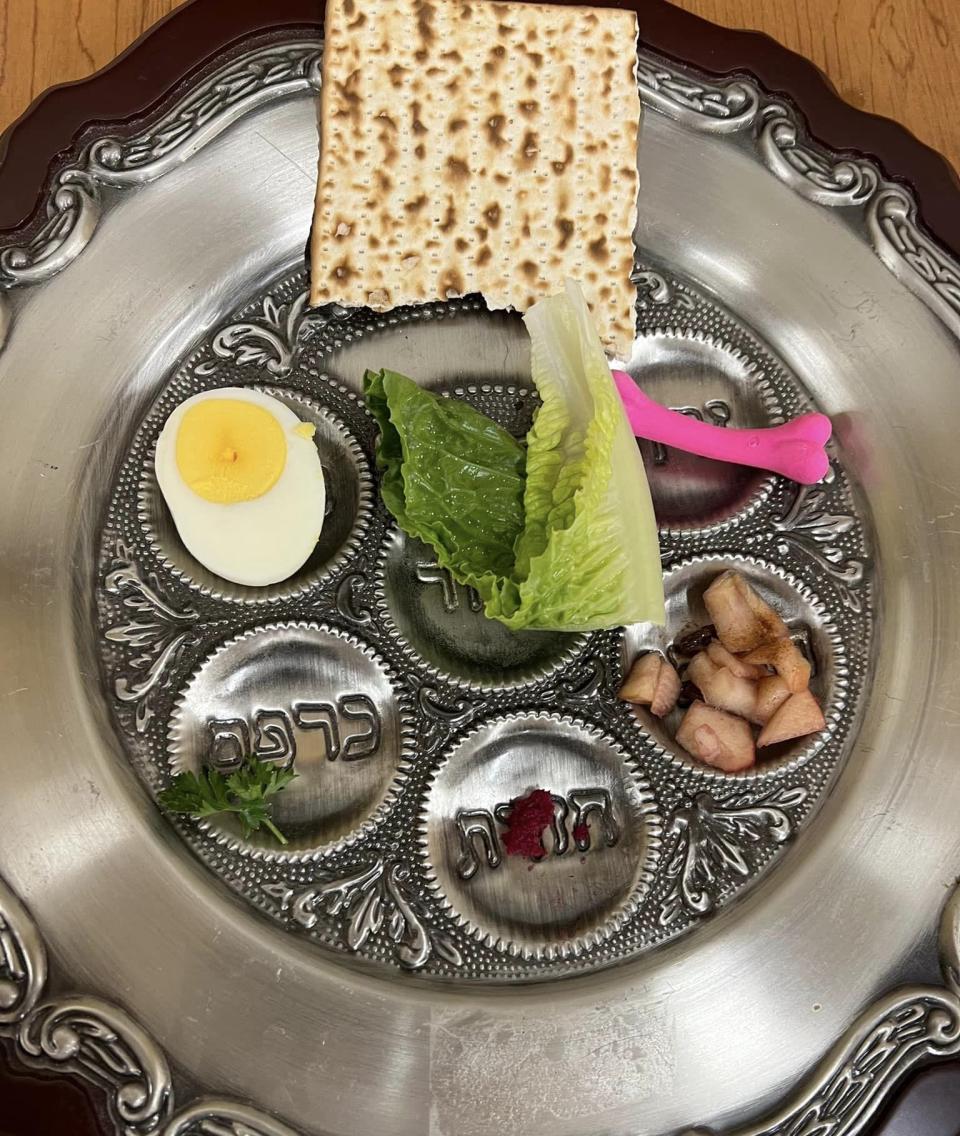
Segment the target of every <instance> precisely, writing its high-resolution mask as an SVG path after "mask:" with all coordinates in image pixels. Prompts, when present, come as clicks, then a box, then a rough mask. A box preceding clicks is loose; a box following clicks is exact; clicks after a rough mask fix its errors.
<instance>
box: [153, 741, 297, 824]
mask: <svg viewBox="0 0 960 1136" xmlns="http://www.w3.org/2000/svg"><path fill="white" fill-rule="evenodd" d="M294 777H296V773H295V772H294V771H293V770H292V769H281V768H279V767H278V766H276V765H274V764H273V763H271V762H267V761H258V760H257V759H256V758H255V757H252V758H250V759H249V760H248V761H247V762H245V763H244V765H242V766H241V767H240V768H239V769H238V770H236V772H234V773H231V774H229V775H228V776H226V777H224V775H223V774H222V773H220V772H219V771H218V770H216V769H209V768H207V767H204V768H202V769H201V770H200V772H199V773H193V772H192V771H190V772H186V773H178V774H177V775H176V777H174V779H173V781H172V783H171V784H170V785H169V787H168V788H166V789H164V790H163V791H162V792H161V793H160V794H159V797H158V799H159V801H160V804H161V805H163V807H164V808H165V809H168V810H169V811H170V812H172V813H188V814H189V815H190V816H193V817H206V816H213V815H214V814H216V813H235V814H236V815H237V817H238V818H239V821H240V825H241V828H242V830H243V835H244V837H247V836H250V834H251V833H253V832H257V831H258V830H259V829H260V828H261V827H263V828H266V829H267V830H268V831H269V832H272V833H273V835H274V836H275V837H276V838H277V840H279V841H280V843H281V844H286V843H287V838H286V837H285V836H284V835H283V833H282V832H281V831H280V829H279V828H277V826H276V825H275V824H274V823H273V821H272V820H271V805H270V798H271V797H274V796H276V794H277V793H279V792H280V790H281V789H285V788H286V787H287V785H289V784H290V782H291V781H292V780H293V779H294Z"/></svg>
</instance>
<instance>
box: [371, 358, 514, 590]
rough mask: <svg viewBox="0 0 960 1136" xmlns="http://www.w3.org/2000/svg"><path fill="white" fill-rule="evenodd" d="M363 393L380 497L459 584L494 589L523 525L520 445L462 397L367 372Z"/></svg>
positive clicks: (386, 373) (388, 374)
mask: <svg viewBox="0 0 960 1136" xmlns="http://www.w3.org/2000/svg"><path fill="white" fill-rule="evenodd" d="M364 394H365V395H366V399H367V406H368V407H369V408H370V411H371V413H372V414H373V416H374V418H376V420H377V424H378V425H379V427H380V443H379V445H378V447H377V465H378V466H379V468H380V470H381V487H380V491H381V493H382V494H383V500H384V504H385V505H386V506H387V508H388V509H389V510H390V512H391V513H392V514H393V515H394V517H396V519H397V522H398V523H399V525H400V527H401V528H402V529H404V531H405V532H408V533H409V534H410V535H411V536H415V537H417V538H418V539H420V540H422V541H423V542H424V543H425V544H429V545H431V546H432V547H433V549H434V551H435V552H436V554H437V563H438V564H440V565H441V566H442V567H444V568H449V569H450V571H451V572H452V573H453V575H454V576H455V577H456V578H457V579H458V580H459V581H460V582H461V583H462V584H469V585H471V586H472V587H475V588H477V589H478V591H479V590H481V589H482V590H483V591H489V590H491V589H492V587H493V583H492V582H493V581H494V580H495V579H496V578H498V577H500V576H508V575H509V574H510V573H511V572H512V571H513V564H514V551H513V549H514V545H515V543H516V540H517V536H518V535H519V533H520V531H521V530H522V528H523V486H524V464H525V455H524V448H523V446H522V444H521V443H520V442H518V441H517V439H516V438H514V437H513V436H512V435H510V434H508V433H507V431H506V430H504V429H503V428H502V427H500V426H498V425H497V423H496V422H493V421H492V420H491V419H489V418H487V417H486V415H484V414H481V413H480V411H478V410H474V409H473V407H472V406H469V405H468V404H467V403H465V402H461V401H460V400H459V399H453V398H440V397H438V396H437V395H435V394H431V393H430V392H429V391H425V390H423V388H422V387H419V386H417V384H416V383H415V382H412V381H411V380H410V379H408V378H406V377H404V376H403V375H398V374H396V372H394V371H380V372H374V371H367V373H366V375H365V376H364Z"/></svg>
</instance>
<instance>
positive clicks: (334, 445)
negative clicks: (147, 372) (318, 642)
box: [138, 386, 373, 603]
mask: <svg viewBox="0 0 960 1136" xmlns="http://www.w3.org/2000/svg"><path fill="white" fill-rule="evenodd" d="M252 389H253V390H259V391H262V392H263V393H264V394H268V395H270V396H271V397H273V398H275V399H277V400H278V401H279V402H282V403H284V405H286V406H288V407H289V408H290V409H291V410H292V411H293V412H294V414H296V415H297V417H298V418H300V419H301V420H302V421H304V422H309V423H311V424H312V425H313V426H314V427H315V429H316V433H315V434H314V442H315V443H316V446H317V450H318V451H319V453H320V464H321V467H322V469H323V483H324V489H325V491H326V502H325V508H324V520H323V528H322V530H321V532H320V539H319V540H318V541H317V545H316V547H315V548H314V550H313V552H312V553H311V554H310V557H309V559H308V560H307V561H306V563H305V564H304V565H303V566H302V567H301V568H300V569H299V571H297V572H296V573H294V575H293V576H291V577H290V578H289V579H287V580H282V581H280V582H279V583H277V584H271V585H269V586H267V587H263V588H256V587H248V586H246V585H244V584H235V583H232V582H231V581H229V580H225V579H223V577H222V576H218V575H217V574H216V573H214V572H211V571H210V569H208V568H205V567H204V566H203V565H202V564H201V563H200V562H199V561H198V560H197V559H196V557H194V556H192V555H191V554H190V552H188V551H187V549H186V548H185V547H184V544H183V541H182V540H181V539H180V535H179V533H178V532H177V529H176V525H175V524H174V522H173V517H172V516H171V514H170V510H169V508H168V507H167V504H166V502H165V501H164V499H163V494H162V493H161V492H160V487H159V485H158V484H157V478H156V473H155V471H154V466H153V450H154V446H153V445H152V444H151V445H150V447H149V450H148V455H147V457H146V460H145V462H144V467H143V472H142V474H141V479H140V491H139V494H138V511H139V519H140V524H141V526H142V528H143V529H144V531H145V533H146V535H147V539H148V540H149V542H150V546H151V548H152V549H153V551H154V552H155V553H156V554H157V556H158V557H160V559H161V561H162V562H163V564H164V565H165V567H167V568H168V569H169V570H170V571H171V572H173V573H174V574H175V575H177V576H178V577H180V578H181V579H182V580H183V581H184V582H185V583H187V584H189V585H190V586H192V587H195V588H197V589H198V590H199V591H201V592H203V593H204V594H208V595H215V596H219V597H221V598H224V599H229V600H236V601H238V602H241V603H264V602H267V601H270V600H276V599H280V598H286V597H289V596H294V595H298V594H300V593H302V592H304V591H306V590H307V589H309V588H310V587H311V586H312V585H313V584H315V583H317V582H318V581H320V580H322V579H323V578H324V577H325V576H328V575H329V574H330V573H332V572H334V571H335V570H336V569H337V568H338V567H339V566H340V565H341V564H342V563H343V562H344V560H345V559H346V558H347V557H348V556H349V555H350V554H351V553H352V552H353V551H354V550H355V549H357V548H358V547H359V545H360V542H361V540H362V539H363V534H364V532H365V531H366V529H367V525H368V523H369V519H370V514H371V510H372V502H373V490H372V482H371V478H370V470H369V467H368V465H367V460H366V458H365V457H364V454H363V450H362V449H361V448H360V446H359V444H358V443H357V441H356V440H355V439H354V437H353V435H352V434H351V433H350V432H349V430H347V428H346V427H345V426H344V425H343V423H342V422H341V421H340V420H339V419H338V418H337V417H335V416H334V415H333V414H331V413H330V411H328V410H326V409H325V408H324V407H322V406H320V405H319V404H318V403H316V402H314V401H313V400H311V399H308V398H305V397H304V396H302V395H299V394H295V393H294V392H292V391H289V390H285V389H279V388H275V387H269V386H255V387H253V388H252ZM165 421H166V415H164V416H163V417H160V416H158V417H157V421H156V422H155V423H152V424H151V425H152V427H153V430H154V432H155V433H157V434H159V431H160V429H161V428H162V426H163V423H164V422H165ZM255 536H256V534H253V533H252V534H251V539H255ZM242 552H243V550H242V549H239V550H238V555H242Z"/></svg>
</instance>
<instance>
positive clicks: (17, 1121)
mask: <svg viewBox="0 0 960 1136" xmlns="http://www.w3.org/2000/svg"><path fill="white" fill-rule="evenodd" d="M322 2H323V0H317V11H318V14H319V12H320V11H321V8H322ZM675 2H676V3H677V4H678V5H679V6H680V7H682V8H685V9H687V10H688V11H691V12H695V13H696V14H698V15H700V16H704V17H706V18H707V19H710V20H713V21H715V22H716V23H720V24H726V25H728V26H730V27H740V28H753V29H757V30H759V31H764V32H767V33H768V34H769V35H772V36H773V37H774V38H775V39H777V40H779V41H780V42H781V43H783V44H785V45H786V46H787V47H790V48H792V49H793V50H794V51H797V52H799V53H800V54H802V55H805V56H806V57H807V58H808V59H811V60H813V61H814V62H815V63H816V64H817V65H818V66H819V67H820V68H821V69H822V70H823V71H824V72H826V74H827V75H828V76H829V77H830V79H831V80H832V82H833V84H834V86H835V87H836V88H837V90H838V91H839V92H840V93H841V94H842V95H843V97H844V98H845V99H846V100H847V101H848V102H850V103H853V104H854V105H855V106H858V107H861V108H863V109H865V110H870V111H874V112H876V113H877V114H883V115H886V116H888V117H891V118H895V119H897V120H898V121H900V122H901V123H903V124H904V125H905V126H907V127H908V128H909V129H910V130H912V131H913V132H914V134H916V135H917V136H918V137H919V138H920V139H922V140H923V141H924V142H926V143H928V144H929V145H930V146H933V147H934V148H935V149H937V150H939V151H940V152H941V153H943V154H944V155H945V156H946V157H947V158H949V159H950V161H951V162H952V163H953V165H954V167H955V168H958V169H960V114H958V112H960V75H958V70H957V68H956V55H957V52H958V51H960V0H675ZM178 3H179V0H0V131H2V130H3V129H4V128H5V127H6V126H7V125H9V123H11V122H12V121H13V120H14V119H15V118H17V117H18V116H19V115H20V114H22V112H23V111H24V110H25V109H26V107H27V106H28V104H29V103H30V102H31V101H32V100H33V99H34V98H35V97H36V96H37V95H38V94H40V92H41V91H43V90H44V89H45V88H46V87H48V86H50V85H52V84H55V83H65V82H69V81H71V80H76V79H81V78H83V77H84V76H85V75H88V74H90V72H92V71H95V70H98V69H99V68H101V67H104V66H106V65H107V64H108V63H109V62H110V61H111V60H112V59H113V58H114V57H115V56H116V55H117V54H119V53H120V52H121V51H123V50H124V49H125V48H126V47H127V46H128V45H129V44H130V43H131V42H132V41H133V40H135V39H136V38H137V37H138V36H140V35H142V34H143V32H144V31H146V30H147V28H149V27H150V25H151V24H153V23H154V22H155V21H157V20H159V19H161V18H162V17H163V16H165V15H167V13H168V12H170V11H172V10H173V9H174V8H175V7H177V6H178ZM264 3H265V4H268V3H269V0H264ZM641 27H642V15H641ZM0 1105H2V1107H0V1136H7V1134H9V1136H34V1134H35V1133H37V1132H39V1131H44V1132H47V1131H49V1132H51V1133H52V1132H57V1133H59V1134H60V1136H73V1134H76V1136H81V1134H82V1136H93V1134H94V1132H95V1130H96V1128H97V1127H98V1125H97V1124H96V1122H95V1121H94V1119H93V1115H92V1113H91V1111H90V1109H89V1106H88V1105H87V1104H86V1099H85V1095H84V1094H82V1093H80V1092H79V1091H78V1090H77V1089H75V1088H74V1087H73V1085H72V1084H71V1083H69V1082H66V1081H62V1080H61V1081H55V1082H50V1081H43V1082H27V1081H25V1080H23V1079H22V1078H21V1077H19V1076H17V1075H16V1074H15V1073H14V1072H13V1071H12V1070H9V1069H6V1068H4V1062H3V1060H2V1055H0ZM18 1106H19V1107H18ZM44 1110H46V1111H44ZM38 1125H39V1127H38ZM957 1125H960V1066H957V1065H955V1064H952V1065H950V1066H946V1067H943V1068H941V1069H939V1070H936V1071H933V1072H931V1073H929V1074H927V1075H925V1076H922V1077H920V1078H919V1079H918V1080H915V1081H914V1082H913V1083H912V1084H911V1085H910V1086H909V1087H908V1088H907V1089H906V1090H905V1092H904V1093H903V1095H902V1096H900V1099H899V1103H898V1104H896V1105H894V1106H893V1108H892V1110H891V1111H889V1112H888V1113H887V1114H886V1117H885V1119H884V1121H882V1122H881V1125H880V1127H879V1128H874V1127H873V1126H871V1131H877V1132H878V1136H879V1133H880V1131H881V1130H882V1136H960V1128H958V1127H957Z"/></svg>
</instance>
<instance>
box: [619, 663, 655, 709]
mask: <svg viewBox="0 0 960 1136" xmlns="http://www.w3.org/2000/svg"><path fill="white" fill-rule="evenodd" d="M660 662H661V656H660V655H658V654H657V653H656V652H655V651H651V652H649V654H646V655H641V656H640V657H639V658H638V659H637V660H636V661H635V662H634V664H633V666H632V667H631V668H630V672H629V674H628V675H627V677H626V678H625V679H624V681H623V686H621V687H620V692H619V694H618V695H617V697H618V698H620V699H622V700H623V701H624V702H635V703H636V704H637V705H638V706H649V705H650V703H651V702H652V701H653V696H654V694H655V693H656V690H657V677H658V676H659V674H660Z"/></svg>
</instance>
